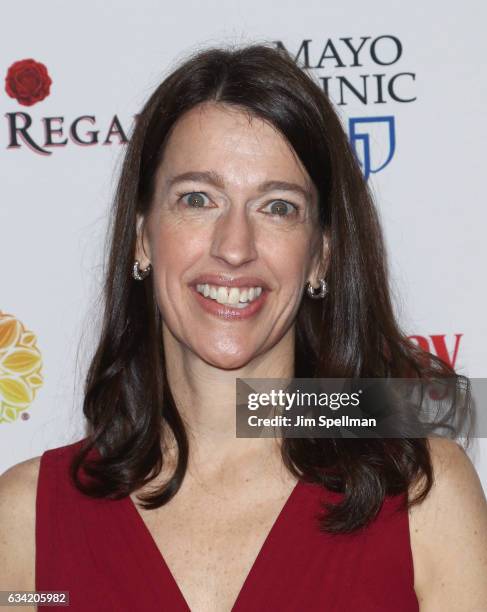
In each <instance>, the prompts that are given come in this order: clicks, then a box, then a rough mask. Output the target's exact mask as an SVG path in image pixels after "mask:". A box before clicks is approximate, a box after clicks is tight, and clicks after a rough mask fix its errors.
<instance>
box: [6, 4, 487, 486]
mask: <svg viewBox="0 0 487 612" xmlns="http://www.w3.org/2000/svg"><path fill="white" fill-rule="evenodd" d="M24 9H25V14H24V16H23V18H22V21H21V23H19V18H18V11H17V8H16V7H15V6H14V4H10V5H6V6H5V7H4V8H3V19H2V26H1V36H0V48H1V51H2V52H1V54H0V72H1V74H2V75H3V76H2V80H1V81H0V105H1V109H2V112H1V113H0V155H1V181H0V189H1V205H0V255H1V263H0V265H1V283H0V472H3V471H4V470H5V469H7V468H8V467H9V466H11V465H13V464H15V463H17V462H19V461H22V460H24V459H27V458H29V457H33V456H36V455H40V454H41V453H42V452H43V451H44V450H46V449H47V448H53V447H56V446H60V445H63V444H67V443H69V442H71V441H74V440H76V439H79V438H80V437H82V435H83V418H82V411H81V404H82V397H83V393H82V391H83V382H84V380H83V379H84V374H85V372H86V368H87V365H88V363H89V358H90V356H91V354H92V351H93V349H94V341H95V338H96V330H97V325H98V322H99V315H100V303H99V291H100V287H101V283H102V274H103V265H104V257H105V254H104V248H105V245H104V240H105V231H106V224H107V220H108V211H109V206H110V204H111V201H112V197H113V192H114V188H115V184H116V179H117V175H118V171H119V167H120V161H121V158H122V156H123V154H124V151H125V148H126V143H127V142H128V139H129V137H130V131H131V127H132V124H133V121H134V117H135V115H136V114H137V112H138V111H139V110H140V108H141V106H142V105H143V103H144V102H145V100H146V99H147V97H148V96H149V95H150V94H151V92H152V91H153V90H154V88H155V87H156V86H157V85H158V84H159V83H160V81H161V80H162V79H163V78H164V77H165V75H167V74H168V73H169V72H170V71H171V70H172V69H173V68H174V67H175V66H176V65H177V63H178V62H180V61H181V60H183V59H184V58H185V57H186V56H188V55H189V54H190V53H192V52H194V51H197V50H199V49H203V48H206V47H209V46H214V45H217V46H220V45H227V44H246V43H250V42H271V43H272V44H275V45H279V46H282V47H285V48H286V49H287V50H288V51H289V52H290V53H291V54H292V55H293V57H295V58H296V61H297V62H299V63H300V64H301V65H302V66H305V67H306V68H308V69H309V71H310V73H311V74H312V75H313V77H314V78H315V79H316V80H317V81H318V82H319V83H320V85H321V86H322V87H323V89H324V90H325V91H326V92H328V94H329V96H330V97H331V99H332V100H333V102H334V103H335V106H336V108H337V110H338V112H339V115H340V117H341V119H342V122H343V126H344V128H345V130H346V131H347V133H348V135H349V138H350V141H351V143H352V145H353V147H354V149H355V152H356V154H357V156H358V158H359V160H360V163H361V165H362V169H363V172H364V175H365V176H366V177H367V180H368V181H369V183H370V185H371V187H372V190H373V193H374V195H375V198H376V203H377V207H378V209H379V213H380V217H381V220H382V223H383V227H384V232H385V237H386V245H387V249H388V253H389V263H390V273H391V290H392V293H393V298H394V304H395V308H396V312H397V316H398V318H399V320H400V323H401V325H402V326H403V328H404V329H406V331H407V333H408V335H410V336H411V337H412V338H414V341H415V342H417V343H418V344H420V345H421V346H423V347H424V348H426V349H428V350H430V351H431V352H433V353H435V354H436V355H438V356H439V357H441V358H442V359H443V360H445V361H447V362H448V363H450V364H451V365H453V366H454V367H455V368H456V369H457V371H458V372H459V373H461V374H466V375H467V376H469V377H473V378H482V377H485V376H486V375H487V367H486V356H487V355H486V341H487V318H486V301H487V300H486V298H487V288H486V284H485V282H484V268H485V264H486V262H487V259H486V237H485V236H486V228H487V210H486V207H485V195H484V194H485V178H484V177H485V136H484V134H485V131H486V128H487V106H486V105H485V100H486V98H487V76H486V74H485V65H484V64H485V55H486V52H487V39H486V37H485V32H484V21H485V20H484V19H482V16H485V15H484V14H485V12H486V9H485V7H484V5H483V4H481V3H480V1H477V2H472V1H470V2H467V3H463V4H459V3H458V2H453V1H451V0H447V1H446V2H445V1H443V2H441V3H440V2H439V1H437V0H436V1H434V2H428V3H419V2H417V3H413V4H411V3H407V4H406V3H393V2H392V3H391V2H386V1H385V0H381V1H373V2H368V3H367V4H364V3H362V2H359V1H358V0H342V2H339V3H323V2H321V1H317V0H307V1H306V2H305V3H301V4H298V3H297V2H280V3H278V4H276V3H271V2H270V1H269V0H258V1H257V0H247V1H246V2H244V3H237V2H223V0H218V1H216V0H212V1H208V2H205V3H204V4H201V3H199V2H195V1H194V0H186V2H184V3H182V4H180V3H169V2H156V1H149V0H139V2H137V3H134V2H129V1H128V0H118V1H117V2H113V1H112V2H108V1H107V2H103V3H101V2H92V1H87V0H85V1H84V2H83V3H74V4H73V3H65V2H60V1H59V2H57V1H51V2H49V1H48V2H42V3H37V2H33V1H31V2H26V3H24ZM480 409H483V410H487V406H483V407H480ZM469 454H470V457H471V458H472V460H473V461H474V463H475V465H476V467H477V470H478V472H479V475H480V478H481V480H482V484H483V486H484V489H485V490H487V440H486V439H485V438H478V439H476V440H475V441H474V443H473V445H472V447H471V449H470V450H469Z"/></svg>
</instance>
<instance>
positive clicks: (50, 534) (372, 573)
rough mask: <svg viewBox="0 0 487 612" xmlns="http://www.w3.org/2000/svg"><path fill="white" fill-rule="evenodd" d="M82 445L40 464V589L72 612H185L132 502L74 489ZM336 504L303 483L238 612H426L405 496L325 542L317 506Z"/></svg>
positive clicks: (54, 452)
mask: <svg viewBox="0 0 487 612" xmlns="http://www.w3.org/2000/svg"><path fill="white" fill-rule="evenodd" d="M83 441H84V440H79V441H78V442H74V443H72V444H68V445H66V446H61V447H58V448H54V449H51V450H47V451H45V452H44V453H43V454H42V456H41V463H40V472H39V480H38V485H37V498H36V566H35V567H36V577H35V581H36V582H35V585H36V590H38V591H69V602H70V605H69V608H68V609H69V610H70V611H71V612H81V611H83V612H139V611H140V612H155V611H159V612H160V611H162V612H166V611H167V612H188V611H189V610H190V608H189V607H188V604H187V603H186V601H185V599H184V596H183V593H182V592H181V591H180V589H179V587H178V584H177V582H176V580H175V578H174V576H173V575H172V574H171V572H170V570H169V567H168V565H167V564H166V562H165V560H164V558H163V555H162V554H161V552H160V551H159V549H158V548H157V545H156V543H155V541H154V539H153V538H152V536H151V533H150V531H149V530H148V528H147V527H146V525H145V523H144V521H143V519H142V517H141V516H140V514H139V512H138V510H137V508H136V507H135V505H134V503H133V501H132V499H131V498H130V496H127V497H124V498H123V499H120V500H106V499H95V498H90V497H88V496H86V495H83V494H82V493H81V492H79V491H78V490H77V489H76V488H75V487H74V485H73V484H72V482H71V481H70V478H69V473H68V465H69V461H70V459H71V456H72V454H73V453H74V452H75V451H76V450H77V449H78V447H79V446H80V445H81V444H82V443H83ZM96 453H98V451H96ZM339 497H340V494H338V493H334V492H332V491H328V490H326V489H324V488H322V487H320V486H319V485H315V484H310V483H305V482H303V481H298V483H297V484H296V486H295V488H294V489H293V491H292V493H291V494H290V496H289V498H288V499H287V501H286V503H285V504H284V506H283V508H282V510H281V512H280V514H279V515H278V517H277V519H276V521H275V523H274V525H273V526H272V528H271V530H270V532H269V533H268V535H267V538H266V540H265V541H264V544H263V545H262V548H261V550H260V552H259V554H258V556H257V558H256V560H255V562H254V564H253V566H252V568H251V570H250V572H249V574H248V575H247V577H246V579H245V581H244V583H243V585H242V588H241V590H240V593H239V595H238V597H237V600H236V601H235V603H234V605H233V607H232V612H260V611H266V612H267V611H270V612H303V611H306V612H318V611H320V612H355V611H357V612H419V605H418V600H417V598H416V594H415V592H414V589H413V583H414V574H413V560H412V553H411V546H410V537H409V519H408V513H407V512H406V511H399V508H398V507H399V502H400V496H397V497H386V499H385V501H384V504H383V505H382V508H381V510H380V512H379V514H378V516H377V518H376V519H375V521H374V522H373V523H372V524H371V525H369V526H368V527H367V528H366V529H365V530H362V531H361V532H358V533H355V534H346V535H331V534H323V533H320V532H319V530H318V527H317V522H316V518H315V516H316V514H317V513H318V512H319V511H320V502H321V501H324V500H326V501H336V500H337V498H339ZM38 610H39V611H43V610H46V611H47V610H52V607H48V606H43V605H40V606H39V607H38Z"/></svg>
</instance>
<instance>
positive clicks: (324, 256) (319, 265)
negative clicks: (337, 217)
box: [308, 229, 330, 287]
mask: <svg viewBox="0 0 487 612" xmlns="http://www.w3.org/2000/svg"><path fill="white" fill-rule="evenodd" d="M313 244H315V245H316V246H315V248H314V255H313V263H312V266H311V273H310V276H309V278H308V281H309V282H310V283H311V285H312V286H313V287H318V286H319V284H320V279H321V278H325V276H326V273H327V272H328V266H329V263H330V231H329V229H326V230H324V231H323V232H321V233H320V235H319V236H318V238H317V239H316V240H315V241H314V243H313Z"/></svg>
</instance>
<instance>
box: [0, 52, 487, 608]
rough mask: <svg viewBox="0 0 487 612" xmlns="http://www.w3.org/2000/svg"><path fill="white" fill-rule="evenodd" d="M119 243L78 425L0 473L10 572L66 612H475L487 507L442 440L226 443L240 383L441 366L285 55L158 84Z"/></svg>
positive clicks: (206, 55)
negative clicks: (407, 311)
mask: <svg viewBox="0 0 487 612" xmlns="http://www.w3.org/2000/svg"><path fill="white" fill-rule="evenodd" d="M110 246H111V250H110V260H109V266H108V272H107V276H106V286H105V315H104V321H103V329H102V332H101V337H100V342H99V346H98V349H97V351H96V354H95V355H94V357H93V361H92V364H91V367H90V370H89V373H88V377H87V384H86V395H85V401H84V414H85V416H86V418H87V422H88V430H87V434H86V437H85V438H83V439H82V440H79V441H77V442H76V443H74V444H72V445H67V446H64V447H60V448H57V449H52V450H50V451H47V452H46V453H44V454H43V455H42V457H36V458H34V459H31V460H28V461H26V462H23V463H21V464H18V465H16V466H14V467H13V468H11V469H10V470H8V471H7V472H6V473H5V474H4V475H3V476H2V479H1V498H2V506H1V510H0V519H1V520H0V525H2V538H1V544H0V546H1V549H0V550H1V556H2V569H3V572H2V577H1V578H0V588H1V589H5V590H6V589H9V590H12V589H34V588H37V589H38V590H58V591H59V590H66V591H70V602H71V607H72V609H73V610H170V611H173V610H175V611H178V610H188V609H191V610H194V611H210V610H211V611H212V612H215V611H227V610H231V609H233V610H240V611H243V610H279V611H283V610H296V611H298V610H340V611H348V610H361V612H364V611H368V610H370V611H372V610H373V611H374V612H378V611H390V610H395V611H410V610H421V611H422V612H433V611H437V610H442V611H443V610H451V611H453V610H462V612H464V611H466V610H472V611H473V610H487V580H486V578H487V571H486V561H487V560H486V551H487V545H486V544H487V507H486V501H485V497H484V494H483V491H482V488H481V485H480V482H479V479H478V476H477V474H476V472H475V469H474V467H473V466H472V464H471V462H470V460H469V459H468V456H467V455H466V454H465V452H464V451H463V449H462V448H461V447H460V446H459V445H457V444H456V443H455V442H452V441H448V440H442V439H440V438H436V439H434V438H428V439H425V438H423V439H422V438H415V439H400V438H398V439H384V440H380V439H379V440H358V439H355V440H350V439H348V440H347V439H320V440H312V439H310V438H306V439H305V438H303V439H284V440H278V439H272V438H264V439H260V438H257V439H255V438H254V439H251V438H236V436H235V383H236V378H289V377H293V376H296V377H321V378H325V377H343V378H344V377H352V376H355V377H401V376H403V377H410V376H418V377H428V376H438V377H452V376H455V373H454V372H453V370H452V369H451V368H450V367H448V366H447V365H445V364H444V363H442V362H441V361H440V360H439V359H437V358H436V357H435V356H433V355H431V354H425V353H424V352H422V351H420V350H419V349H418V348H416V347H415V346H414V345H413V344H412V343H411V342H409V341H408V339H407V337H406V336H405V334H404V333H403V332H402V331H401V330H400V329H399V327H398V324H397V323H396V321H395V318H394V315H393V309H392V305H391V301H390V297H389V293H388V290H387V272H386V257H385V253H384V248H383V242H382V236H381V231H380V227H379V224H378V221H377V216H376V212H375V208H374V205H373V203H372V200H371V196H370V194H369V191H368V189H367V185H366V182H365V181H364V178H363V176H362V173H361V171H360V168H359V166H358V163H357V161H356V160H355V158H354V156H353V154H352V152H351V149H350V146H349V144H348V140H347V137H346V135H345V133H344V132H343V129H342V128H341V125H340V122H339V120H338V118H337V116H336V114H335V112H334V110H333V108H332V106H331V104H330V102H329V101H328V99H327V98H326V96H325V95H324V94H323V92H322V91H321V89H320V87H319V86H318V85H317V84H316V83H315V82H314V81H313V80H312V79H311V78H310V77H309V76H308V75H307V74H305V72H304V71H303V70H301V69H300V68H298V67H297V66H296V65H295V64H294V62H293V61H292V59H291V58H290V57H289V56H288V55H287V54H286V53H284V52H283V51H277V50H275V49H273V48H271V47H270V46H267V45H259V44H256V45H249V46H246V47H243V48H236V49H209V50H205V51H202V52H200V53H197V54H195V55H194V56H193V57H190V58H189V59H187V60H186V61H185V62H184V63H182V64H181V65H180V66H178V67H177V68H176V69H175V70H174V71H173V72H172V73H171V74H170V75H169V76H168V77H167V78H166V79H165V80H164V82H163V83H162V84H161V85H160V86H159V87H158V88H157V90H156V91H155V92H154V94H153V95H152V96H151V98H150V99H149V101H148V102H147V103H146V105H145V106H144V108H143V109H142V112H141V113H140V115H139V116H138V120H137V124H136V127H135V130H134V133H133V135H132V138H131V141H130V144H129V145H128V148H127V153H126V156H125V160H124V165H123V168H122V172H121V177H120V181H119V185H118V189H117V193H116V198H115V206H114V211H113V225H112V227H111V234H110ZM316 298H317V299H316ZM69 476H72V477H73V481H72V482H71V481H70V480H69ZM36 488H37V496H36ZM140 501H145V502H146V503H145V504H144V505H142V504H140V505H139V502H140ZM408 501H409V508H408V507H407V504H406V503H407V502H408ZM323 503H327V504H329V505H328V506H326V507H324V506H323ZM36 504H37V506H36ZM35 510H36V512H35ZM320 510H321V511H322V512H321V514H320V513H319V512H318V511H320ZM34 529H36V531H34ZM21 544H22V545H21ZM5 568H7V569H6V572H5ZM39 609H42V606H40V608H39Z"/></svg>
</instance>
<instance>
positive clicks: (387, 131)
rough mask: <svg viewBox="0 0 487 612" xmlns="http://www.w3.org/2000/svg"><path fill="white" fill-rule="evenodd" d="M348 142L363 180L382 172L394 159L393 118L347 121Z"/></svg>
mask: <svg viewBox="0 0 487 612" xmlns="http://www.w3.org/2000/svg"><path fill="white" fill-rule="evenodd" d="M348 126H349V127H348V130H349V137H350V142H351V144H352V148H353V150H354V152H355V155H356V157H357V159H358V161H359V164H360V165H361V166H362V170H363V172H364V175H365V178H366V179H368V178H369V176H370V175H371V174H375V173H377V172H380V171H381V170H383V169H384V168H385V167H386V166H387V165H388V164H389V163H390V161H391V160H392V158H393V157H394V152H395V150H396V127H395V121H394V117H393V116H391V115H388V116H383V117H355V118H352V117H351V118H350V119H349V120H348Z"/></svg>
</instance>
